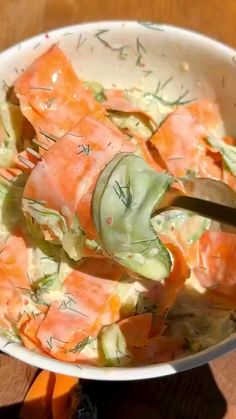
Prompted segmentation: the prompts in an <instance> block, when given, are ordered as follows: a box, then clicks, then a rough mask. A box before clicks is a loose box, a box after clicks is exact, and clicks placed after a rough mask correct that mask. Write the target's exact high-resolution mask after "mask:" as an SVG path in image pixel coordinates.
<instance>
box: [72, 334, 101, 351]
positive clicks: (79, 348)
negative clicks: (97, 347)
mask: <svg viewBox="0 0 236 419" xmlns="http://www.w3.org/2000/svg"><path fill="white" fill-rule="evenodd" d="M93 340H95V338H90V337H89V336H87V337H86V338H85V339H83V340H82V341H80V342H79V343H77V345H75V347H74V348H72V349H69V351H68V352H73V353H75V352H81V351H82V350H83V349H84V348H85V347H86V346H87V345H89V343H91V342H92V341H93Z"/></svg>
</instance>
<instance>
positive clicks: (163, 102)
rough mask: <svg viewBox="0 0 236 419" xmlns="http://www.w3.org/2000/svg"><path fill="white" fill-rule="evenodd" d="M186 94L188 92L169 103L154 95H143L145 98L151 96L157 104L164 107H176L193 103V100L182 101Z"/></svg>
mask: <svg viewBox="0 0 236 419" xmlns="http://www.w3.org/2000/svg"><path fill="white" fill-rule="evenodd" d="M187 94H188V90H186V91H185V92H184V93H183V94H182V95H180V96H179V97H178V98H177V99H176V100H173V101H170V100H166V99H163V98H162V97H161V96H158V95H157V94H156V92H155V93H144V95H143V96H144V97H145V96H149V95H150V96H153V97H154V98H156V99H157V100H159V102H161V103H162V104H163V105H166V106H177V105H185V104H187V103H190V102H193V101H194V100H195V99H188V100H183V99H184V97H185V96H186V95H187Z"/></svg>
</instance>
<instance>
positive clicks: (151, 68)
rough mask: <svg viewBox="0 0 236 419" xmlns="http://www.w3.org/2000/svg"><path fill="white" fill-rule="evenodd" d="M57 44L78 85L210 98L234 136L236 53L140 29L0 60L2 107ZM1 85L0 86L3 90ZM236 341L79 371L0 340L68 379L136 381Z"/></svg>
mask: <svg viewBox="0 0 236 419" xmlns="http://www.w3.org/2000/svg"><path fill="white" fill-rule="evenodd" d="M53 43H58V44H59V46H60V47H61V48H62V49H63V51H64V52H65V53H66V55H67V56H68V57H69V59H70V60H71V62H72V64H73V66H74V68H75V70H76V72H77V73H78V75H79V77H80V78H82V79H86V80H90V81H98V82H101V83H102V84H103V85H105V86H106V87H122V88H138V89H141V90H143V91H148V92H153V93H154V92H155V91H156V88H157V86H158V84H159V83H161V85H164V87H165V93H164V98H165V99H167V100H170V101H175V100H176V99H178V98H179V97H181V96H182V97H184V98H185V99H186V100H188V99H189V100H190V99H200V98H211V99H214V100H216V102H217V103H218V104H219V106H220V110H221V113H222V117H223V120H224V122H225V128H226V131H227V133H228V134H229V135H231V134H233V133H235V131H236V118H235V111H236V99H235V97H234V92H235V91H236V53H235V52H234V51H233V50H232V49H231V48H229V47H227V46H224V45H222V44H220V43H217V42H216V41H213V40H211V39H209V38H207V37H203V36H201V35H199V34H196V33H194V32H190V31H186V30H183V29H178V28H174V27H171V26H167V25H158V24H151V23H145V22H99V23H98V22H96V23H91V24H85V25H77V26H71V27H67V28H62V29H58V30H55V31H53V32H50V33H49V34H42V35H39V36H37V37H35V38H32V39H29V40H27V41H25V42H22V43H21V44H18V45H16V46H14V47H12V48H10V49H9V50H7V51H5V52H3V53H2V54H1V56H0V99H1V100H2V99H3V98H4V97H5V95H6V86H10V85H11V84H12V83H13V82H14V80H15V79H16V77H17V76H18V74H20V73H21V72H22V70H23V69H25V68H26V67H27V66H28V65H29V64H30V63H31V62H32V61H33V60H34V59H35V58H36V57H37V56H38V55H40V54H41V53H42V52H44V51H45V50H47V49H48V48H49V47H50V46H51V45H52V44H53ZM1 81H2V84H1ZM235 346H236V339H235V336H233V335H232V336H231V337H230V338H229V339H227V340H226V341H224V342H222V343H220V344H218V345H216V346H214V347H213V348H209V349H207V350H205V351H203V352H201V353H198V354H196V355H192V356H189V357H185V358H183V359H179V360H175V361H173V362H171V363H169V364H160V365H152V366H148V367H135V368H133V367H132V368H119V369H116V368H97V367H90V366H82V367H81V366H78V365H74V364H70V363H66V362H61V361H57V360H54V359H51V358H49V357H47V356H43V355H39V354H36V353H33V352H31V351H29V350H27V349H25V348H23V347H20V346H19V345H17V344H11V343H9V342H8V341H7V339H6V338H4V337H2V336H0V349H2V350H3V351H5V352H7V353H9V354H10V355H12V356H15V357H16V358H19V359H21V360H23V361H25V362H27V363H29V364H32V365H35V366H38V367H40V368H43V369H48V370H52V371H56V372H61V373H63V374H67V375H74V376H79V377H84V378H90V379H101V380H134V379H141V378H150V377H158V376H163V375H168V374H172V373H174V372H176V371H181V370H184V369H187V368H191V367H194V366H197V365H200V364H202V363H206V362H208V361H210V360H211V359H213V358H214V357H216V356H218V355H220V354H223V353H225V352H227V351H228V350H230V349H233V348H234V347H235Z"/></svg>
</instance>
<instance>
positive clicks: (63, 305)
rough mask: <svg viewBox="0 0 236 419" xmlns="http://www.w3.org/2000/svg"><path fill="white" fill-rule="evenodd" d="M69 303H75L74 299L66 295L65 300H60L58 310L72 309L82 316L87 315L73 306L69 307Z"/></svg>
mask: <svg viewBox="0 0 236 419" xmlns="http://www.w3.org/2000/svg"><path fill="white" fill-rule="evenodd" d="M71 304H76V301H75V300H74V299H73V298H71V297H70V296H68V297H67V301H66V300H63V301H62V302H61V304H60V306H59V307H58V311H64V310H70V311H73V312H74V313H77V314H80V315H81V316H83V317H87V315H86V314H84V313H82V312H81V311H79V310H77V309H76V308H74V307H71Z"/></svg>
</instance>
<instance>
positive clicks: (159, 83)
mask: <svg viewBox="0 0 236 419" xmlns="http://www.w3.org/2000/svg"><path fill="white" fill-rule="evenodd" d="M160 87H161V82H160V80H159V81H158V83H157V88H156V90H155V95H157V94H158V92H159V90H160Z"/></svg>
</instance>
